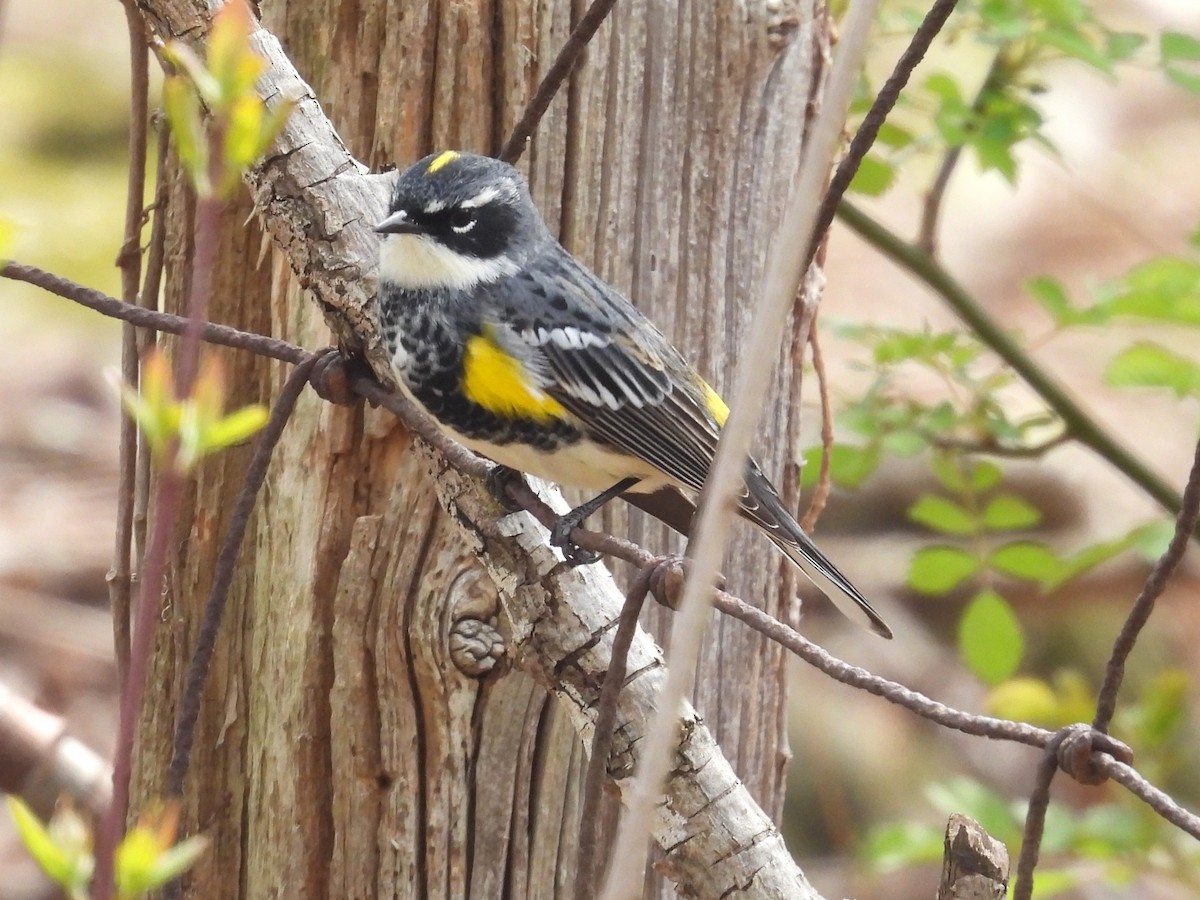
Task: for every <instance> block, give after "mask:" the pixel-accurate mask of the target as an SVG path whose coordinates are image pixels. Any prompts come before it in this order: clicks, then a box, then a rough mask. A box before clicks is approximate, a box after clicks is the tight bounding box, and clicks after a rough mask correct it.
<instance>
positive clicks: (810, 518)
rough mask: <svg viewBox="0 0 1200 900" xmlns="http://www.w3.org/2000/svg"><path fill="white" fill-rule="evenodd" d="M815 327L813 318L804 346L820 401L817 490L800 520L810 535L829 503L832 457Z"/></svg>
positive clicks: (830, 411) (826, 384)
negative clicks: (811, 365) (819, 454)
mask: <svg viewBox="0 0 1200 900" xmlns="http://www.w3.org/2000/svg"><path fill="white" fill-rule="evenodd" d="M817 324H818V323H817V320H816V319H815V318H814V319H813V322H812V325H811V326H810V327H809V331H808V343H809V346H811V347H812V362H813V371H814V372H816V374H817V393H818V394H819V395H820V397H821V462H820V466H821V469H820V472H819V473H818V474H817V486H816V488H815V489H814V490H813V495H812V499H810V500H809V501H808V509H806V510H805V511H804V518H803V519H801V520H800V527H801V528H803V529H804V530H805V531H807V532H809V533H810V534H811V533H812V531H813V529H814V528H815V527H816V525H817V519H818V518H819V517H820V515H821V513H822V512H824V511H825V504H826V502H828V500H829V488H830V480H829V470H830V467H831V461H830V457H831V456H832V455H833V401H832V400H831V399H830V397H829V377H828V375H827V374H826V372H825V357H824V356H823V355H822V354H821V340H820V337H819V336H818V334H817V330H818V328H817Z"/></svg>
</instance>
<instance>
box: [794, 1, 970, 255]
mask: <svg viewBox="0 0 1200 900" xmlns="http://www.w3.org/2000/svg"><path fill="white" fill-rule="evenodd" d="M957 5H958V0H934V3H933V6H931V7H930V8H929V12H927V13H926V14H925V18H924V19H922V20H921V24H920V25H919V26H917V30H916V31H915V32H914V33H913V36H912V40H911V41H909V43H908V46H907V47H905V48H904V52H903V53H902V54H900V59H898V60H897V61H896V66H895V68H894V69H892V74H891V75H889V76H888V78H887V81H885V82H884V83H883V87H882V88H880V89H879V93H878V94H876V95H875V99H874V100H873V101H872V102H871V108H870V109H869V110H867V114H866V115H865V116H864V117H863V120H862V124H861V125H859V126H858V131H856V132H855V134H854V137H853V138H852V139H851V140H850V147H849V148H848V149H847V150H846V156H845V158H844V159H843V160H842V161H841V163H839V164H838V167H837V171H836V172H834V173H833V178H832V179H830V181H829V187H828V188H827V189H826V191H825V199H824V200H822V201H821V208H820V210H818V212H817V224H816V227H815V228H814V229H813V234H812V239H811V242H810V245H809V251H808V258H809V259H810V260H811V259H812V258H813V256H814V255H815V254H816V252H817V247H818V246H819V245H820V243H821V240H822V239H823V238H824V237H825V232H827V231H828V230H829V226H830V225H832V224H833V217H834V214H835V213H836V212H837V209H838V204H839V203H841V201H842V197H843V196H844V195H845V193H846V189H847V188H849V187H850V182H851V181H853V180H854V176H855V175H856V174H857V173H858V167H859V166H860V165H861V164H862V161H863V159H864V158H865V157H866V155H867V152H868V151H869V150H870V149H871V147H872V145H874V143H875V138H877V137H878V136H879V129H880V128H881V127H883V123H884V121H885V120H886V119H887V117H888V113H890V112H891V111H892V107H894V106H895V105H896V101H897V100H899V99H900V92H901V91H902V90H904V86H905V85H906V84H908V79H909V77H910V76H911V75H912V73H913V69H915V68H916V67H917V64H918V63H919V62H920V61H921V60H922V59H924V58H925V54H926V53H927V52H928V51H929V45H930V44H932V43H933V39H934V38H935V37H937V36H938V33H939V32H940V31H941V30H942V26H943V25H945V24H946V19H948V18H949V17H950V13H952V12H954V7H955V6H957Z"/></svg>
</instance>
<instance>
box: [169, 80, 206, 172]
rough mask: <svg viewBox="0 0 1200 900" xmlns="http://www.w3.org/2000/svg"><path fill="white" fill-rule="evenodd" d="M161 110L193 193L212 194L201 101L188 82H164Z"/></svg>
mask: <svg viewBox="0 0 1200 900" xmlns="http://www.w3.org/2000/svg"><path fill="white" fill-rule="evenodd" d="M163 109H164V111H165V112H166V115H167V124H168V125H169V126H170V129H171V136H172V137H173V138H174V139H175V152H176V153H178V154H179V162H180V163H181V164H182V165H183V168H184V170H185V171H186V172H187V173H188V176H189V177H190V178H191V180H192V184H193V185H195V187H196V192H197V193H198V194H200V195H201V196H207V195H209V194H210V193H211V192H212V185H211V184H210V182H209V178H208V139H207V137H206V135H205V132H204V122H203V119H202V115H201V112H200V99H199V98H198V97H197V96H196V92H195V91H194V90H193V89H192V86H191V85H190V84H188V82H187V81H186V80H185V79H183V78H180V77H179V76H172V77H170V78H167V79H166V80H165V81H164V82H163Z"/></svg>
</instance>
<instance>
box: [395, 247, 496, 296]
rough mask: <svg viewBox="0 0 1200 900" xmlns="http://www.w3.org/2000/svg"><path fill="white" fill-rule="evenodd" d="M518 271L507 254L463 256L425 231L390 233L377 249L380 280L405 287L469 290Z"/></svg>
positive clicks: (413, 288) (410, 288)
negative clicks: (479, 256)
mask: <svg viewBox="0 0 1200 900" xmlns="http://www.w3.org/2000/svg"><path fill="white" fill-rule="evenodd" d="M517 271H518V266H517V264H516V263H515V262H513V261H512V260H511V259H509V258H508V257H506V256H501V257H499V258H497V259H476V258H475V257H472V256H463V255H462V254H461V253H455V252H454V251H453V250H451V249H449V248H448V247H446V246H445V245H444V244H441V243H439V242H438V241H436V240H434V239H433V238H431V237H429V236H428V235H424V234H389V235H386V236H385V237H384V239H383V242H382V244H381V245H380V248H379V280H380V281H381V282H383V283H386V284H392V285H395V286H396V287H399V288H404V289H408V290H420V289H428V288H448V289H452V290H460V291H464V290H470V289H472V288H474V287H477V286H478V285H480V284H488V283H490V282H493V281H497V280H499V279H500V278H503V277H504V276H506V275H515V274H516V273H517Z"/></svg>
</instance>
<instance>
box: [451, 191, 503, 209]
mask: <svg viewBox="0 0 1200 900" xmlns="http://www.w3.org/2000/svg"><path fill="white" fill-rule="evenodd" d="M499 196H500V191H498V190H497V189H496V188H494V187H485V188H484V189H483V190H482V191H480V192H479V193H478V194H476V195H475V196H474V197H472V198H471V199H470V200H464V201H463V202H462V203H460V204H458V205H459V206H460V207H462V208H463V209H476V208H478V207H480V206H484V205H486V204H488V203H491V202H492V201H493V200H495V199H496V198H497V197H499Z"/></svg>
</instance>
